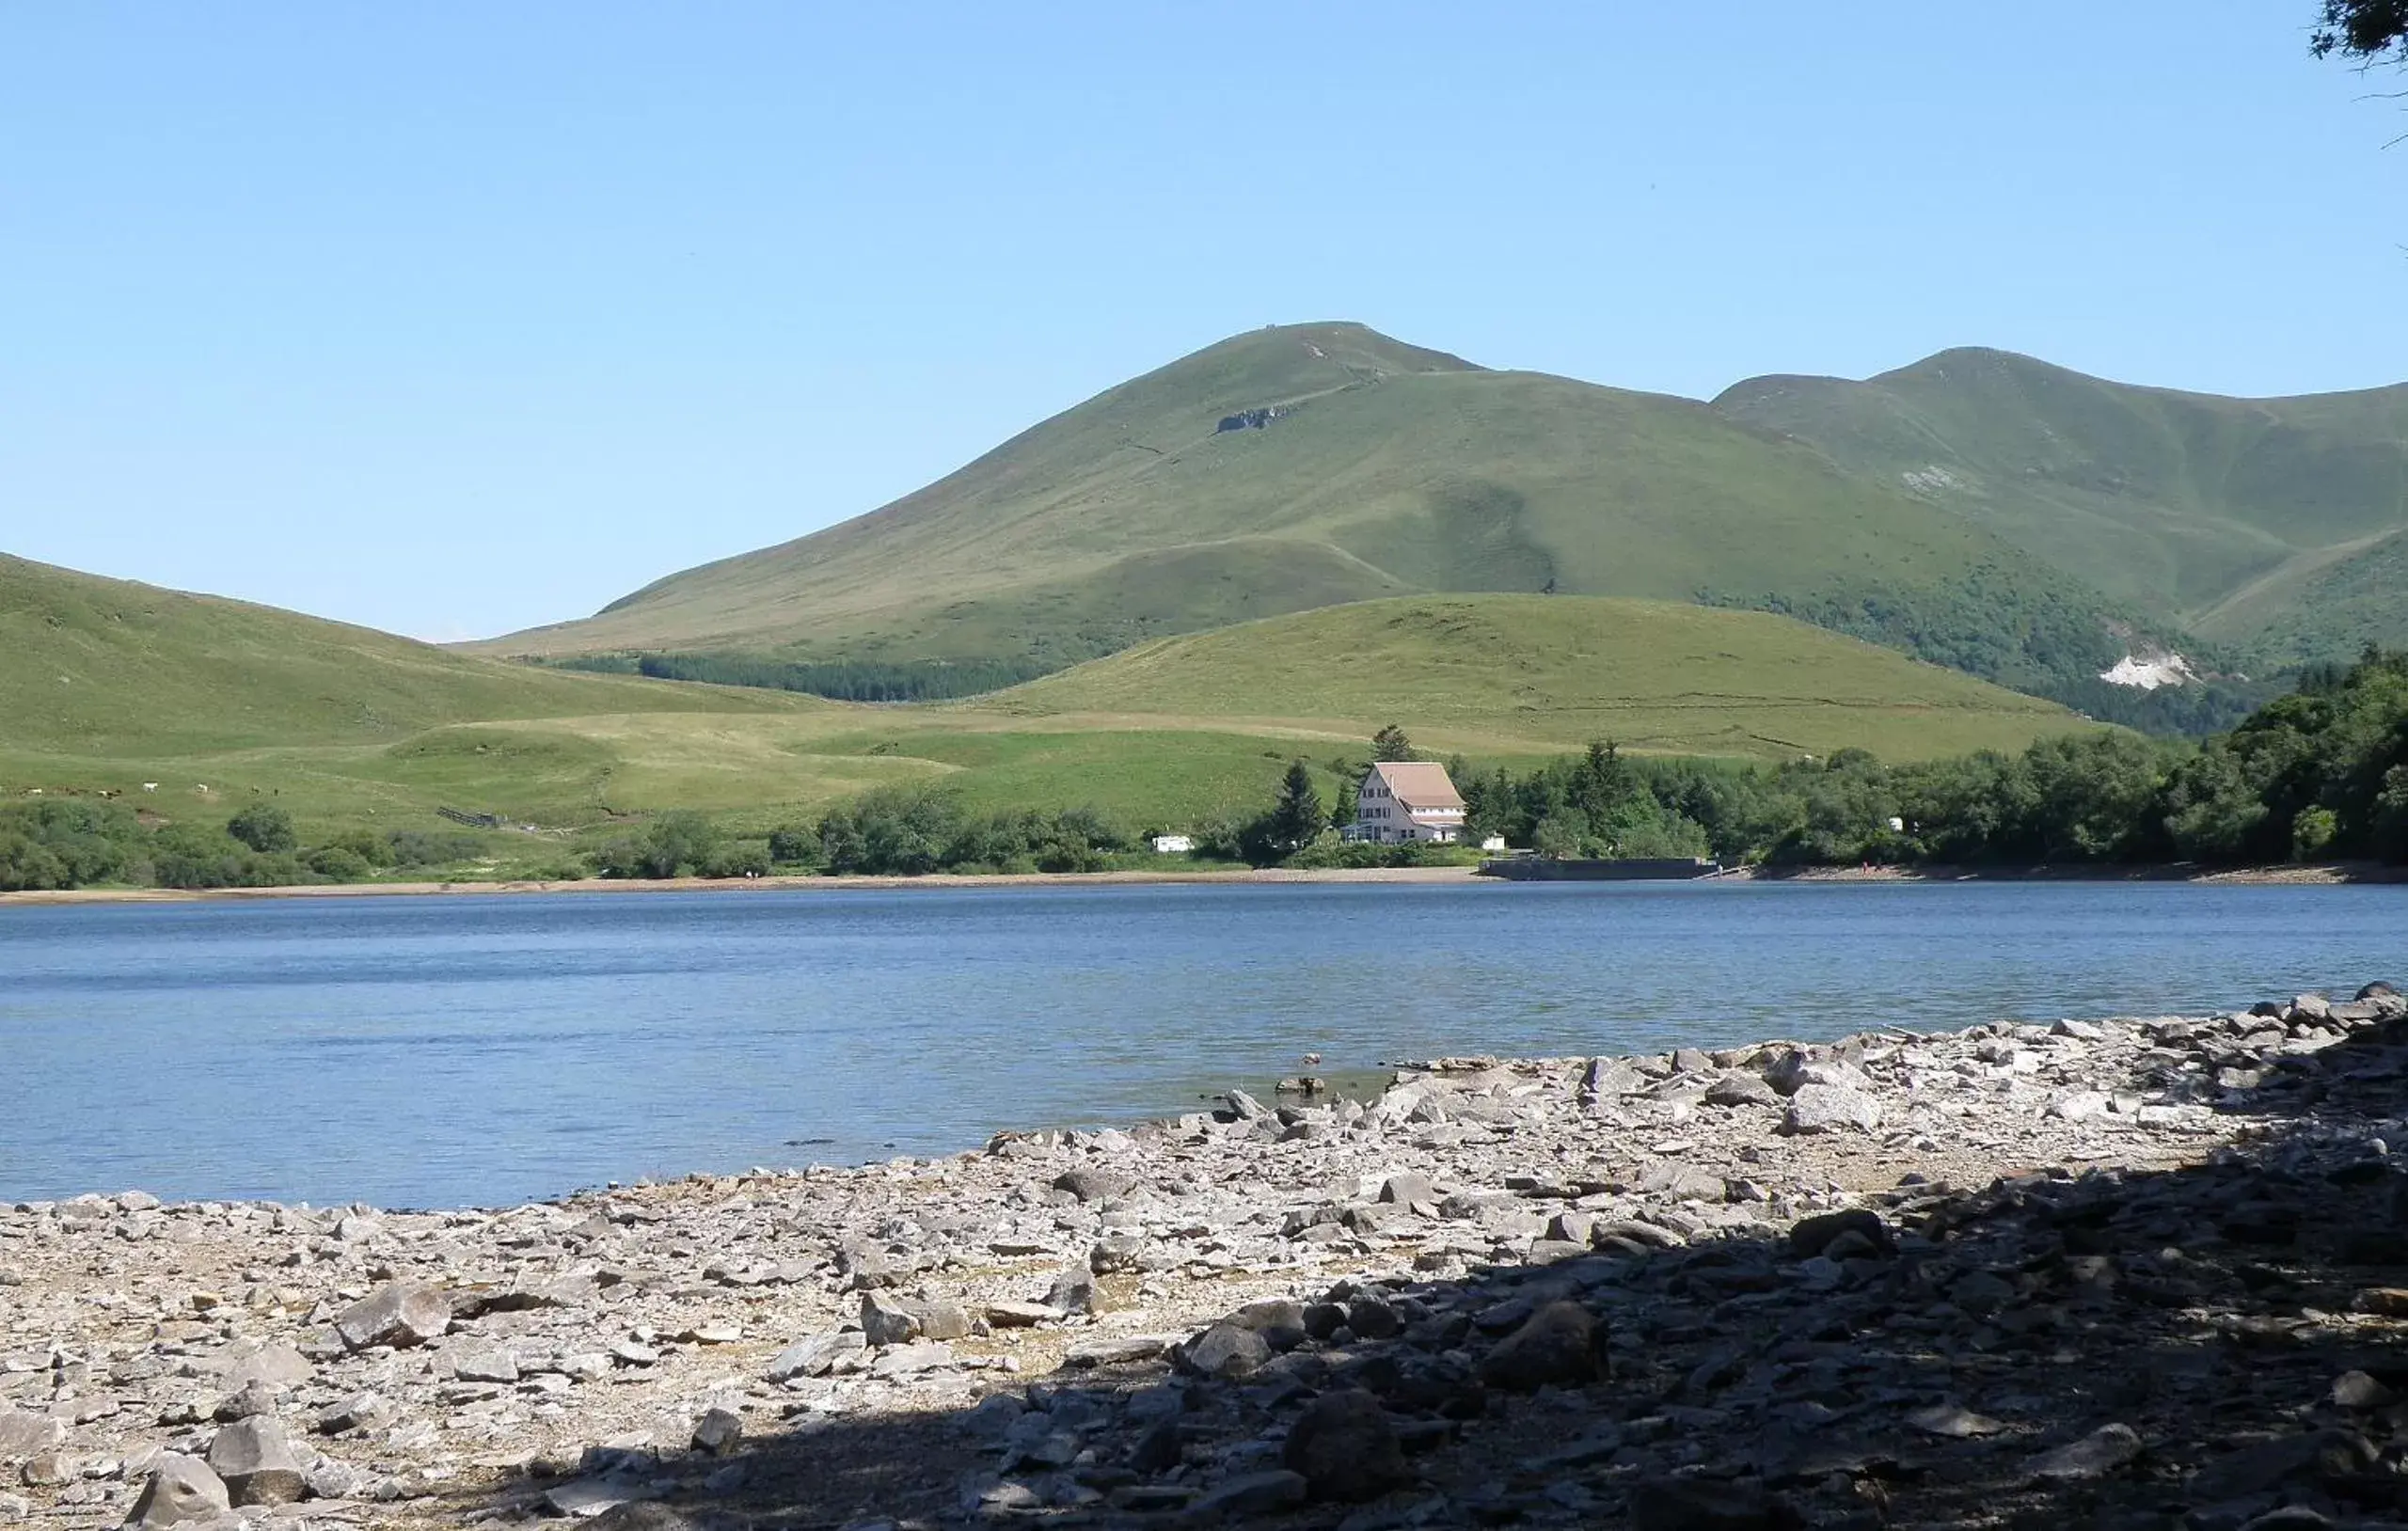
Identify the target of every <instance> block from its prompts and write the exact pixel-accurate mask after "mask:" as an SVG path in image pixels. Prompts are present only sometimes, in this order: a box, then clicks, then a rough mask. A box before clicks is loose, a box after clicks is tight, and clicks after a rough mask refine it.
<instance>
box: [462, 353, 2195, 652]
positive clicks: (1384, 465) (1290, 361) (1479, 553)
mask: <svg viewBox="0 0 2408 1531" xmlns="http://www.w3.org/2000/svg"><path fill="white" fill-rule="evenodd" d="M1542 591H1553V592H1562V593H1577V594H1592V595H1621V596H1647V597H1657V598H1665V599H1672V600H1682V601H1696V600H1703V601H1710V602H1715V603H1718V604H1728V605H1739V606H1776V605H1777V606H1781V607H1782V608H1786V609H1790V610H1793V611H1796V612H1798V613H1799V614H1801V615H1807V616H1810V617H1812V618H1814V620H1816V621H1820V622H1825V623H1827V624H1830V625H1834V626H1839V627H1843V628H1845V629H1846V630H1847V631H1851V632H1855V633H1858V634H1860V635H1861V636H1865V637H1870V638H1874V639H1878V640H1880V641H1884V642H1888V643H1891V644H1893V646H1897V647H1901V648H1905V649H1908V650H1909V652H1914V653H1918V654H1922V655H1926V656H1929V657H1933V658H1937V659H1942V660H1945V661H1947V662H1950V663H1953V664H1956V665H1958V666H1960V667H1962V668H1966V669H1969V670H1972V671H1974V672H1976V673H1980V674H1983V675H1987V676H1990V677H1993V678H1996V679H2000V680H2002V681H2004V682H2006V683H2008V684H2011V685H2015V686H2018V687H2025V688H2032V689H2046V688H2047V687H2049V686H2050V685H2052V684H2071V683H2074V682H2078V681H2083V680H2087V679H2088V678H2089V677H2092V676H2095V675H2096V673H2097V672H2098V671H2099V670H2102V669H2104V668H2105V667H2106V666H2108V665H2110V664H2113V663H2114V662H2115V659H2116V658H2118V657H2120V656H2121V655H2122V653H2123V652H2124V651H2123V640H2122V639H2120V638H2118V637H2115V636H2113V635H2112V634H2111V632H2110V627H2111V624H2113V623H2116V622H2118V621H2119V620H2120V621H2121V622H2123V623H2124V624H2125V625H2127V626H2132V627H2139V628H2142V629H2147V628H2148V627H2149V626H2150V625H2151V624H2150V622H2149V617H2148V614H2147V611H2146V610H2145V609H2144V608H2131V609H2123V608H2118V607H2117V606H2116V605H2115V603H2113V602H2111V601H2109V600H2108V599H2106V598H2105V597H2103V596H2101V595H2100V594H2099V592H2097V591H2096V590H2094V589H2092V588H2091V587H2090V586H2088V585H2087V584H2085V583H2083V580H2081V579H2080V578H2079V577H2077V576H2073V575H2070V574H2067V573H2066V572H2063V571H2061V570H2058V569H2055V568H2052V566H2051V565H2050V564H2048V563H2047V562H2045V561H2043V560H2039V559H2036V558H2035V557H2033V556H2032V555H2030V554H2029V553H2027V552H2025V551H2024V550H2022V549H2020V548H2018V547H2016V546H2014V545H2011V544H2009V543H2008V542H2006V541H2004V540H2003V539H2002V538H2000V537H1999V536H1998V535H1996V534H1994V533H1993V532H1992V531H1991V530H1989V529H1987V528H1985V527H1984V526H1982V525H1980V524H1978V523H1976V522H1974V521H1973V520H1971V519H1969V518H1967V517H1964V516H1959V515H1955V514H1951V513H1947V512H1946V511H1944V510H1942V509H1940V508H1938V507H1936V506H1935V505H1934V504H1932V503H1931V502H1930V500H1929V499H1928V498H1927V497H1925V496H1924V495H1922V494H1921V493H1919V492H1918V491H1917V490H1916V489H1915V488H1914V487H1913V486H1912V485H1910V484H1908V483H1905V482H1902V481H1897V480H1896V479H1895V478H1894V476H1892V477H1884V476H1879V475H1867V474H1862V473H1859V472H1856V471H1853V470H1851V469H1849V468H1847V467H1846V466H1841V465H1839V464H1837V463H1835V462H1834V461H1833V460H1832V458H1831V457H1830V455H1829V454H1828V453H1827V452H1826V451H1825V450H1823V449H1821V448H1820V447H1817V446H1814V445H1809V444H1807V443H1805V442H1801V441H1798V440H1793V439H1790V438H1788V437H1786V436H1784V435H1782V434H1779V433H1778V432H1775V431H1772V430H1768V429H1766V428H1764V427H1762V426H1759V425H1756V424H1753V423H1751V422H1749V421H1745V420H1741V419H1738V418H1734V417H1733V416H1732V415H1731V414H1729V413H1727V412H1724V411H1722V410H1719V409H1717V408H1716V407H1714V406H1712V405H1709V404H1706V403H1703V402H1696V401H1693V400H1687V399H1675V398H1669V397H1664V396H1661V395H1655V394H1645V393H1632V392H1626V391H1624V390H1621V389H1616V388H1608V387H1597V386H1595V385H1592V384H1588V383H1579V382H1575V381H1572V380H1570V379H1567V378H1560V377H1551V376H1545V375H1542V374H1539V373H1533V372H1517V371H1487V370H1485V369H1481V368H1478V367H1474V366H1472V365H1471V364H1469V363H1467V362H1465V361H1463V360H1461V359H1459V358H1457V357H1454V356H1450V355H1444V354H1442V353H1438V352H1434V351H1425V350H1420V349H1418V348H1416V347H1412V346H1408V345H1404V344H1402V343H1400V342H1398V341H1395V340H1391V339H1387V338H1386V337H1385V336H1382V335H1378V334H1376V333H1374V332H1372V331H1370V330H1369V329H1366V328H1364V327H1362V326H1361V325H1358V324H1305V325H1291V326H1284V327H1276V328H1270V329H1264V330H1259V331H1255V332H1252V333H1249V334H1245V335H1241V336H1238V337H1235V338H1233V339H1228V340H1225V341H1222V342H1221V343H1219V344H1217V345H1214V346H1211V347H1208V348H1206V349H1205V350H1203V351H1200V352H1198V353H1196V355H1191V356H1188V357H1185V358H1183V359H1182V360H1180V361H1177V362H1174V363H1172V364H1171V365H1170V366H1168V367H1165V368H1163V369H1162V370H1160V371H1154V372H1149V373H1148V374H1146V375H1145V376H1143V377H1140V378H1137V379H1135V380H1133V381H1132V382H1129V383H1126V384H1123V385H1121V386H1120V387H1115V388H1112V389H1110V390H1108V391H1106V392H1104V393H1102V394H1100V395H1098V396H1097V397H1096V398H1094V399H1092V400H1089V401H1088V402H1085V403H1083V404H1080V405H1078V406H1077V407H1075V408H1073V409H1070V410H1069V411H1066V412H1065V413H1063V414H1061V415H1058V416H1056V417H1054V418H1052V419H1050V420H1047V421H1045V422H1043V423H1042V424H1040V425H1038V426H1036V427H1035V428H1033V429H1031V430H1029V431H1027V432H1025V433H1023V434H1021V435H1019V436H1016V437H1014V438H1013V439H1012V440H1010V441H1007V442H1006V443H1004V444H1003V445H1002V446H1000V447H998V448H996V449H995V450H993V451H990V452H989V453H988V454H987V455H985V456H984V457H981V458H979V459H978V460H977V461H975V462H974V463H971V464H970V465H968V466H965V467H963V468H961V469H960V470H959V471H958V472H956V473H953V474H951V475H949V476H947V477H946V478H944V479H943V480H940V481H937V482H935V483H933V484H930V485H929V486H928V487H927V488H926V489H923V490H921V491H919V492H918V493H916V494H913V495H911V496H909V497H905V498H903V499H900V500H897V501H895V503H894V504H891V505H888V506H886V507H884V508H883V509H880V510H878V511H874V512H872V513H869V514H866V515H863V516H861V517H859V518H857V519H855V520H852V521H848V522H846V523H844V524H843V525H841V526H837V527H833V528H831V529H827V530H825V531H821V532H817V533H815V534H813V535H811V536H808V537H804V538H801V539H800V540H798V541H796V542H791V543H787V544H784V545H780V546H777V547H771V548H767V549H764V550H762V551H759V552H755V553H749V554H745V555H743V556H741V557H738V558H733V559H728V560H722V561H721V562H718V563H712V564H707V565H705V566H704V567H701V568H698V569H692V570H689V571H687V572H685V573H683V574H678V575H673V576H670V577H669V578H666V579H663V580H660V581H659V582H657V583H656V584H653V585H651V586H648V587H646V588H645V589H643V590H641V591H638V592H635V593H634V594H632V595H629V596H627V597H626V598H625V599H624V600H621V601H618V602H615V603H613V604H612V605H611V606H610V607H609V608H606V609H605V610H603V611H601V612H600V613H598V614H596V615H595V616H594V617H591V618H588V619H586V620H584V621H580V622H573V623H562V624H561V625H559V626H555V627H547V628H538V629H535V630H532V631H530V632H525V633H519V634H515V635H513V636H511V637H508V638H504V639H496V640H493V641H492V642H490V643H487V644H483V645H480V646H479V647H481V648H482V649H483V651H484V652H487V653H495V654H504V655H519V656H533V657H561V656H565V655H594V654H610V653H629V652H642V651H650V652H654V653H687V654H694V653H704V654H721V655H727V654H753V655H763V654H766V655H779V656H783V657H786V658H790V659H801V660H839V659H841V660H851V661H925V660H961V659H973V658H974V659H979V660H982V661H988V662H995V661H1011V662H1020V663H1024V664H1026V665H1028V666H1030V667H1031V668H1040V669H1041V668H1057V667H1059V666H1062V665H1066V664H1069V663H1073V662H1076V661H1078V660H1082V659H1085V658H1088V657H1091V656H1094V655H1102V654H1107V653H1111V652H1114V651H1117V650H1119V649H1122V648H1126V647H1128V646H1129V645H1131V644H1133V643H1136V642H1140V641H1143V640H1146V639H1151V638H1157V637H1162V636H1166V635H1170V634H1177V633H1185V632H1195V631H1199V630H1203V629H1208V628H1212V627H1218V626H1221V625H1224V624H1227V623H1233V622H1240V621H1245V620H1250V619H1254V618H1259V617H1264V616H1271V615H1276V614H1279V613H1283V612H1290V611H1297V610H1305V609H1310V608H1320V607H1325V606H1331V605H1336V604H1339V603H1342V602H1349V601H1358V600H1365V599H1371V598H1376V597H1383V596H1392V595H1400V594H1405V593H1411V592H1542ZM2161 625H2162V624H2161Z"/></svg>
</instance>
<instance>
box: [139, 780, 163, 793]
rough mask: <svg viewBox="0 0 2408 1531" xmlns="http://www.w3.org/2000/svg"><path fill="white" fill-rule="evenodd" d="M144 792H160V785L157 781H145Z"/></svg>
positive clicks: (143, 784)
mask: <svg viewBox="0 0 2408 1531" xmlns="http://www.w3.org/2000/svg"><path fill="white" fill-rule="evenodd" d="M142 790H143V791H145V792H156V791H158V790H159V783H158V782H156V781H145V782H143V783H142Z"/></svg>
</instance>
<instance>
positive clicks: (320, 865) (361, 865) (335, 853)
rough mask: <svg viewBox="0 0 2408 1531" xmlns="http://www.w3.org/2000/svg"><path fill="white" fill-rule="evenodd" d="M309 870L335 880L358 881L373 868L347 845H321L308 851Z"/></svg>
mask: <svg viewBox="0 0 2408 1531" xmlns="http://www.w3.org/2000/svg"><path fill="white" fill-rule="evenodd" d="M309 870H310V871H312V872H315V873H316V874H317V875H318V876H322V877H332V878H333V879H334V880H335V881H337V882H358V881H361V880H363V879H364V878H366V877H367V876H368V875H369V874H370V873H372V872H373V871H374V870H375V868H373V867H372V866H370V865H369V864H368V858H366V857H365V856H362V855H360V854H359V852H357V851H356V850H354V849H352V848H351V847H350V846H348V845H321V846H319V847H318V848H317V849H316V850H313V851H311V852H310V853H309Z"/></svg>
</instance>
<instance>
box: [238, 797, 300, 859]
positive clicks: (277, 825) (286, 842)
mask: <svg viewBox="0 0 2408 1531" xmlns="http://www.w3.org/2000/svg"><path fill="white" fill-rule="evenodd" d="M226 832H227V833H228V834H230V835H232V836H233V837H234V838H235V839H237V840H239V841H241V842H242V843H243V844H246V845H248V846H250V847H251V849H253V850H256V851H261V852H274V851H288V850H292V849H293V848H294V847H295V846H297V845H299V844H301V837H300V836H299V835H297V834H295V833H294V832H293V815H292V814H290V813H286V812H285V811H284V810H283V809H281V808H278V807H277V805H276V804H274V803H253V804H251V805H250V806H249V807H248V808H246V809H244V810H243V811H242V812H241V813H237V814H235V815H234V816H233V817H232V818H230V819H228V820H227V821H226Z"/></svg>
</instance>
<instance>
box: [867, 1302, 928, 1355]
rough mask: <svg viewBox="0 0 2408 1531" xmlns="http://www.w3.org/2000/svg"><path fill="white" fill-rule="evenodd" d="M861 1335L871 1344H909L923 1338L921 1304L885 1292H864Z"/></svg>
mask: <svg viewBox="0 0 2408 1531" xmlns="http://www.w3.org/2000/svg"><path fill="white" fill-rule="evenodd" d="M862 1335H863V1338H864V1339H866V1340H868V1342H869V1343H870V1344H872V1345H879V1346H884V1345H909V1344H910V1343H911V1341H913V1340H915V1339H918V1338H919V1337H920V1315H919V1311H918V1304H917V1303H914V1302H909V1301H907V1300H905V1299H903V1298H899V1297H889V1296H888V1295H887V1294H886V1293H884V1292H863V1293H862Z"/></svg>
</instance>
